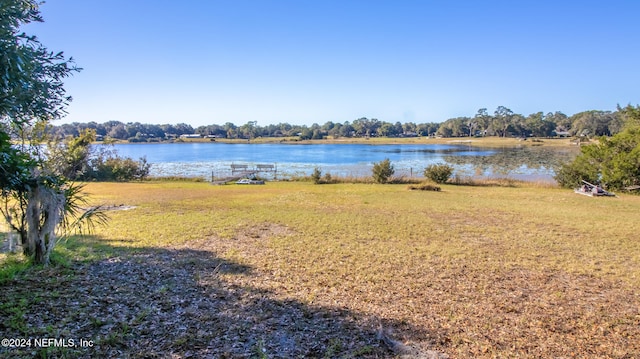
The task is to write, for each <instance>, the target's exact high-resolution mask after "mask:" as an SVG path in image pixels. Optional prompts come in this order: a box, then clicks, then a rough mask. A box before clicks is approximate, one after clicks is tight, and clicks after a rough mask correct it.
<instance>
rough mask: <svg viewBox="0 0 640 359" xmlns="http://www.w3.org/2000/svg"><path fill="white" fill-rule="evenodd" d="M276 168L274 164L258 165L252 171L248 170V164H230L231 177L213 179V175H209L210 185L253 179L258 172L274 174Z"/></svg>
mask: <svg viewBox="0 0 640 359" xmlns="http://www.w3.org/2000/svg"><path fill="white" fill-rule="evenodd" d="M276 171H277V168H276V165H274V164H258V165H256V167H255V168H254V169H251V168H249V165H248V164H236V163H233V164H231V176H227V177H222V178H218V179H214V177H213V173H212V174H211V184H216V185H223V184H227V183H229V182H235V181H237V180H240V179H243V178H247V177H254V176H256V174H258V173H259V172H271V173H273V174H274V176H275V174H276Z"/></svg>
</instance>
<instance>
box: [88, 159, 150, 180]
mask: <svg viewBox="0 0 640 359" xmlns="http://www.w3.org/2000/svg"><path fill="white" fill-rule="evenodd" d="M150 167H151V165H150V164H148V163H147V160H146V158H144V157H143V158H140V160H138V161H134V160H133V159H131V158H129V157H124V158H123V157H119V156H115V157H109V158H106V159H99V160H98V161H96V163H95V172H94V177H95V179H96V180H98V181H118V182H123V181H131V180H143V179H145V178H146V177H147V176H148V175H149V169H150Z"/></svg>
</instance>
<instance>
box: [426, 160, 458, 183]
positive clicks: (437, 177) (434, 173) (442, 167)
mask: <svg viewBox="0 0 640 359" xmlns="http://www.w3.org/2000/svg"><path fill="white" fill-rule="evenodd" d="M452 174H453V167H451V166H449V165H447V164H444V163H436V164H433V165H429V166H427V168H425V169H424V176H425V177H427V178H428V179H430V180H432V181H433V182H435V183H445V182H447V181H448V180H449V178H450V177H451V175H452Z"/></svg>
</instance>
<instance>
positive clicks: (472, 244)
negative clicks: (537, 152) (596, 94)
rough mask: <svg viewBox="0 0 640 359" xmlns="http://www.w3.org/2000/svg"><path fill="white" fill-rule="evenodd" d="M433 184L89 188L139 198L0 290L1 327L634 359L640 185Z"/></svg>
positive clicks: (186, 340) (352, 348) (178, 344)
mask: <svg viewBox="0 0 640 359" xmlns="http://www.w3.org/2000/svg"><path fill="white" fill-rule="evenodd" d="M441 187H442V191H440V192H433V191H409V190H407V187H406V185H373V184H335V185H323V186H315V185H312V184H307V183H268V184H267V185H265V186H256V187H248V186H244V187H243V186H233V185H231V186H209V185H207V184H203V183H186V182H182V183H181V182H165V183H163V182H154V183H142V184H91V185H90V186H89V190H90V191H91V192H92V195H93V198H94V199H95V201H96V202H101V203H107V204H113V205H131V206H136V208H135V209H131V210H128V211H114V212H113V213H112V215H111V216H112V220H111V222H110V226H109V227H108V228H104V229H102V230H101V231H100V232H99V233H97V234H96V237H94V238H89V239H85V240H76V241H72V242H70V243H67V245H66V247H65V248H62V250H64V251H65V252H63V253H66V255H67V256H68V257H70V258H73V257H77V258H78V259H79V260H81V261H75V262H72V264H71V265H70V266H67V267H64V266H63V267H54V268H49V269H34V270H32V271H29V272H28V273H27V274H26V276H18V277H16V279H15V280H12V281H9V282H6V283H4V284H2V292H0V293H2V294H0V296H1V299H2V303H3V304H2V305H1V306H0V312H1V313H2V317H3V318H6V319H3V322H2V327H0V332H3V333H7V335H8V336H10V337H16V336H17V337H26V336H49V337H52V336H53V337H58V336H72V337H77V338H86V339H91V340H94V341H95V342H96V344H97V345H96V346H95V347H93V348H91V349H90V350H87V349H80V348H72V349H67V351H66V353H67V354H68V356H73V357H76V356H79V357H94V356H110V357H127V356H128V357H141V356H145V357H149V356H151V357H153V356H156V357H172V356H173V357H190V356H195V357H211V358H217V357H370V358H383V357H384V358H386V357H396V356H403V357H423V358H428V357H434V358H435V357H440V358H442V357H444V356H448V357H449V358H504V357H523V358H541V357H564V358H570V357H576V358H578V357H580V358H582V357H589V358H592V357H593V358H625V357H626V358H635V357H640V326H639V325H638V323H640V305H639V303H640V292H639V291H638V289H637V288H638V285H639V284H640V243H639V242H638V240H637V233H639V232H640V224H638V222H637V213H638V209H639V208H640V197H637V196H625V197H620V198H605V199H598V198H588V197H584V196H577V195H574V194H573V193H571V191H566V190H561V189H557V188H540V187H535V186H533V187H527V186H525V185H523V184H516V185H515V186H513V187H492V186H482V187H480V186H478V187H466V186H454V185H442V186H441ZM89 252H90V253H91V254H92V255H88V254H87V253H89ZM394 342H397V343H402V345H403V347H404V348H409V349H407V351H404V349H403V351H402V353H401V352H400V351H396V352H394V351H392V350H391V347H393V349H396V350H397V348H396V347H395V346H393V345H392V344H393V343H394ZM389 343H392V344H391V345H390V344H389ZM0 350H3V351H4V352H0V354H3V353H8V354H15V355H17V356H19V355H22V356H24V357H30V356H31V354H30V353H32V351H27V350H17V349H15V350H11V351H9V350H8V349H5V348H3V349H0ZM47 350H48V351H46V350H45V351H44V352H46V353H47V354H49V355H50V356H51V355H53V356H60V355H63V354H65V352H64V351H63V350H53V349H47ZM41 351H43V349H41ZM403 353H404V354H403Z"/></svg>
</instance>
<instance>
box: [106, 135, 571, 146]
mask: <svg viewBox="0 0 640 359" xmlns="http://www.w3.org/2000/svg"><path fill="white" fill-rule="evenodd" d="M94 143H95V144H102V143H105V142H94ZM168 143H175V144H189V143H210V144H216V143H225V144H290V145H324V144H369V145H405V144H406V145H418V144H425V145H468V146H473V147H486V148H504V147H540V146H542V147H554V148H575V147H576V145H575V144H574V143H572V142H571V139H569V138H545V139H525V140H523V139H519V138H512V137H507V138H503V137H474V138H473V139H464V138H460V137H457V138H455V137H454V138H452V137H448V138H433V137H403V138H391V137H371V138H363V137H357V138H338V139H322V140H299V139H297V138H295V137H258V138H255V139H252V140H247V139H227V138H217V139H208V138H201V139H197V138H195V139H194V138H187V139H179V140H173V141H158V142H128V141H124V140H118V141H113V142H109V143H108V144H118V145H126V144H143V145H154V144H168Z"/></svg>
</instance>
